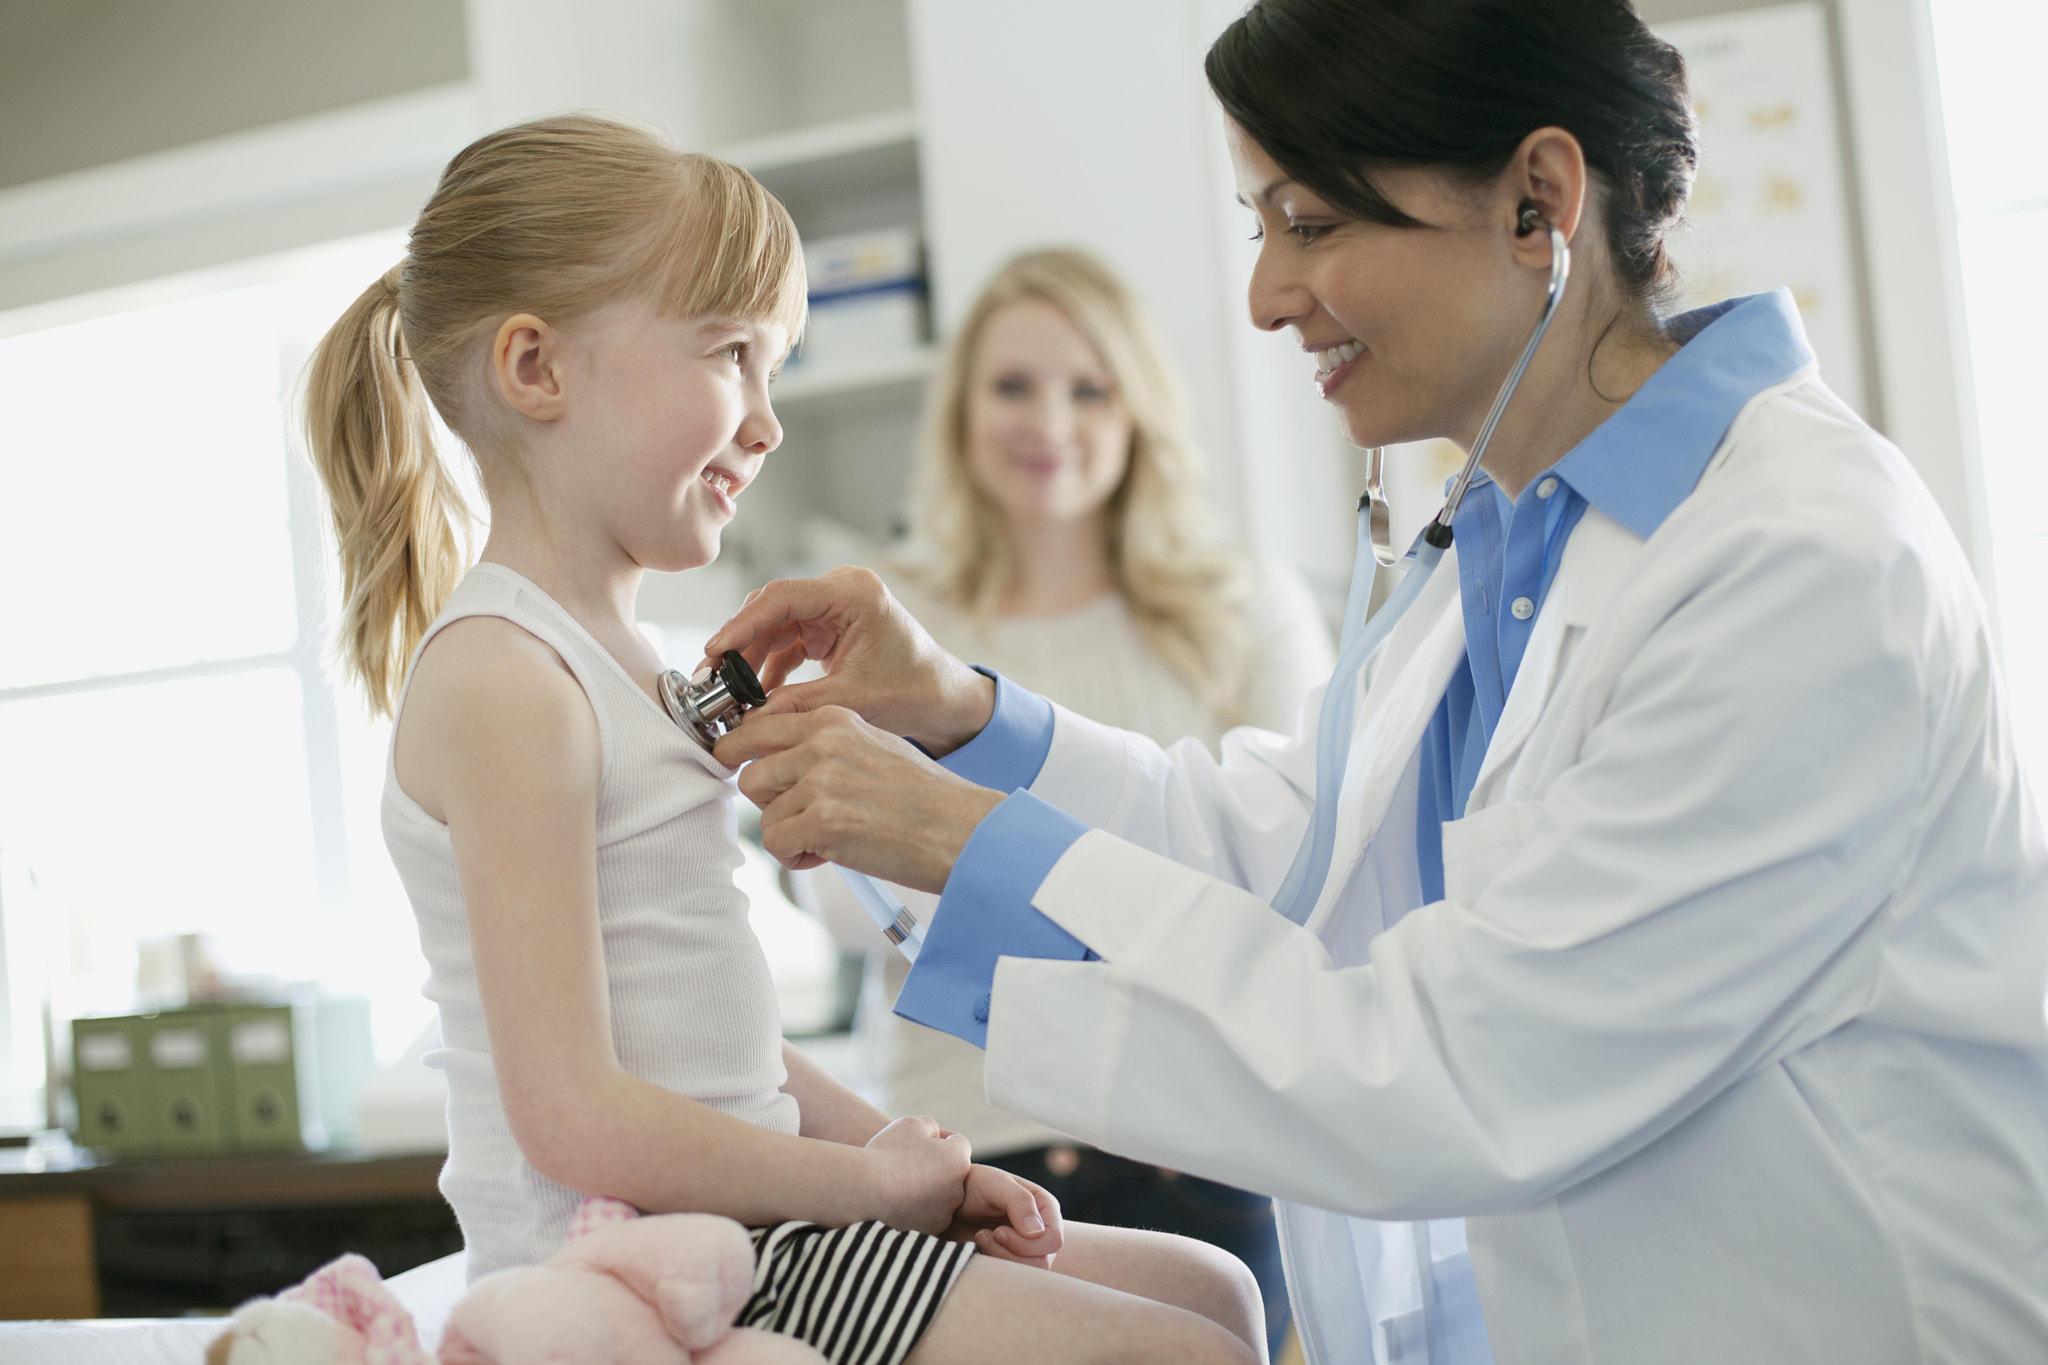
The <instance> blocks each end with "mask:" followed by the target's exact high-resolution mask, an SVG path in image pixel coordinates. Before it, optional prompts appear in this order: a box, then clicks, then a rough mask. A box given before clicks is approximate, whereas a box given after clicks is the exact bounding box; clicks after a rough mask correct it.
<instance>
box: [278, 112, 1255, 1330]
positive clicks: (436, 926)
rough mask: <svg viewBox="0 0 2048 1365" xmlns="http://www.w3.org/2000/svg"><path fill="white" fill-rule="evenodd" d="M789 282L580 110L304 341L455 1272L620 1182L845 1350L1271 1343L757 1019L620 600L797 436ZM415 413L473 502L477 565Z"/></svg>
mask: <svg viewBox="0 0 2048 1365" xmlns="http://www.w3.org/2000/svg"><path fill="white" fill-rule="evenodd" d="M803 296H804V284H803V272H802V258H801V253H800V251H799V248H798V244H797V241H796V235H795V231H794V229H793V228H792V226H791V224H790V222H789V218H788V216H787V214H786V213H785V212H784V211H783V209H782V208H781V206H780V205H779V204H777V203H776V202H775V201H774V200H773V199H772V198H771V197H770V196H768V195H767V194H766V192H765V191H763V190H762V189H761V187H760V186H759V185H758V184H756V183H755V182H754V181H753V180H752V178H751V177H749V176H747V175H746V173H745V172H743V171H740V170H738V169H736V168H734V167H732V166H729V165H726V164H724V163H721V162H718V161H715V160H712V159H710V158H707V157H702V156H693V155H689V154H685V153H680V152H677V151H676V150H674V149H673V148H671V147H669V146H668V145H667V144H665V143H664V142H662V141H661V140H660V139H659V138H657V137H655V136H653V135H652V134H650V133H648V132H646V131H643V130H640V129H638V128H635V127H632V126H630V125H627V124H624V123H621V122H618V121H615V120H611V119H607V118H601V117H596V116H589V115H579V116H569V117H562V118H554V119H546V120H541V121H538V122H534V123H529V124H525V125H522V126H519V127H515V128H511V129H507V130H505V131H503V132H500V133H495V134H492V135H490V136H488V137H485V138H482V139H480V140H479V141H477V142H476V143H474V144H473V145H471V146H470V147H469V148H467V149H466V150H464V151H463V152H462V153H461V154H460V155H458V156H457V157H456V158H455V159H454V161H452V162H451V163H450V164H449V166H448V168H447V170H446V172H445V173H444V174H443V176H442V179H441V183H440V185H439V187H438V189H437V190H436V191H435V193H434V196H433V197H432V199H431V200H430V201H429V202H428V204H427V206H426V208H425V210H424V211H423V212H422V214H421V215H420V219H419V221H418V223H417V224H415V226H414V228H413V231H412V236H411V242H410V246H409V249H408V251H407V254H406V258H405V261H404V262H403V263H402V264H401V265H400V266H398V267H397V268H395V269H394V270H392V271H391V272H390V273H389V274H387V275H385V276H384V277H383V278H382V279H380V280H378V281H377V282H376V283H374V284H373V285H371V286H370V288H369V289H367V290H366V291H365V292H364V293H363V295H362V297H361V298H360V299H358V300H357V301H356V303H355V304H354V305H353V306H352V307H351V308H350V309H349V310H348V312H347V313H346V314H344V315H343V317H342V318H341V319H340V321H339V322H337V323H336V324H335V326H334V328H333V329H332V330H331V331H330V332H329V333H328V335H327V336H326V338H325V339H324V340H323V341H322V342H321V345H320V347H319V349H318V351H317V352H316V354H315V356H314V359H313V362H312V366H311V371H310V375H309V380H308V385H307V414H306V422H307V431H308V436H309V441H310V446H311V449H312V451H313V453H314V456H315V459H316V462H317V463H318V465H319V468H320V473H321V477H322V479H323V481H324V482H325V484H326V486H327V490H328V494H329V497H330V500H331V504H332V511H333V517H334V525H335V529H336V532H337V538H338V541H339V547H340V557H341V567H342V581H343V586H344V590H345V593H346V604H345V607H344V611H343V632H342V633H343V642H344V648H345V653H346V656H347V660H348V663H349V665H350V666H351V668H352V669H353V671H354V672H355V674H356V675H357V676H358V678H359V679H360V681H361V682H362V684H363V686H364V687H365V689H366V691H367V692H368V694H369V696H370V699H371V701H372V703H373V705H374V706H376V707H377V708H378V709H380V710H383V711H387V712H390V713H392V714H394V715H395V716H396V718H397V724H396V726H395V727H394V735H393V742H392V749H391V762H390V768H389V772H388V775H387V782H386V788H385V799H384V827H385V834H386V841H387V843H388V844H389V846H390V848H391V851H392V855H393V858H394V860H395V861H396V863H397V865H398V868H399V871H400V874H401V876H402V877H403V879H404V881H405V884H406V888H407V891H408V894H409V895H410V897H411V899H412V901H413V906H414V910H415V913H416V914H417V916H418V918H419V922H420V934H421V943H422V946H423V947H424V949H425V950H426V953H427V956H428V959H429V961H430V963H431V964H432V967H433V975H432V978H431V980H430V982H429V985H428V992H429V994H430V995H431V996H432V998H433V999H434V1000H435V1001H436V1003H437V1004H438V1005H439V1007H440V1012H441V1018H442V1032H443V1042H444V1047H443V1050H442V1051H441V1052H440V1053H439V1054H438V1055H437V1056H436V1057H435V1058H434V1061H435V1062H436V1063H437V1064H438V1065H440V1066H441V1067H442V1068H444V1069H445V1070H446V1072H447V1074H448V1080H449V1094H450V1099H449V1157H448V1164H447V1166H446V1168H445V1169H444V1172H443V1176H442V1188H443V1191H444V1192H445V1193H446V1195H447V1197H448V1199H449V1202H450V1203H451V1204H452V1205H453V1206H454V1208H455V1211H456V1214H457V1216H458V1217H459V1218H460V1220H461V1222H462V1227H463V1235H464V1240H465V1242H466V1243H467V1245H468V1248H469V1254H470V1273H471V1274H472V1276H475V1275H481V1274H484V1273H487V1272H489V1271H491V1270H495V1269H499V1268H503V1267H505V1266H510V1265H518V1264H523V1263H527V1262H531V1261H534V1260H537V1259H540V1258H541V1257H544V1256H546V1255H547V1254H548V1253H549V1252H550V1251H552V1250H553V1249H554V1247H555V1246H556V1245H558V1244H559V1243H560V1241H561V1240H562V1238H563V1236H564V1234H565V1232H566V1229H567V1224H568V1219H569V1216H570V1214H571V1212H572V1211H573V1209H574V1208H575V1206H576V1205H577V1204H578V1203H579V1202H580V1200H581V1199H582V1198H583V1197H584V1196H585V1195H592V1194H596V1195H609V1196H612V1197H615V1198H619V1199H624V1200H626V1201H628V1202H630V1203H632V1204H634V1205H637V1206H638V1207H640V1208H642V1209H644V1210H647V1211H649V1212H667V1211H674V1210H695V1211H703V1212H712V1213H720V1214H726V1215H729V1216H731V1217H733V1218H736V1219H738V1220H740V1221H741V1222H743V1223H745V1224H747V1225H748V1226H749V1227H751V1228H753V1229H755V1230H756V1231H755V1244H756V1256H757V1273H756V1282H755V1290H756V1292H755V1295H754V1299H753V1301H752V1302H750V1303H749V1304H748V1306H747V1308H746V1309H745V1310H744V1311H743V1315H742V1320H743V1321H746V1322H749V1323H752V1324H753V1325H757V1326H763V1327H769V1328H771V1329H774V1330H779V1331H783V1332H786V1333H789V1334H791V1335H794V1336H798V1337H800V1338H802V1339H805V1340H808V1341H810V1342H811V1343H812V1344H814V1345H816V1346H818V1347H819V1348H820V1349H821V1350H822V1351H824V1352H825V1354H826V1355H827V1356H828V1357H829V1358H830V1359H832V1360H833V1361H835V1362H840V1361H845V1362H856V1361H858V1362H863V1365H867V1363H868V1362H873V1363H874V1365H896V1363H897V1362H900V1361H903V1360H905V1359H910V1360H914V1361H917V1362H941V1361H944V1362H953V1361H960V1362H968V1361H989V1362H995V1361H1009V1360H1016V1361H1020V1362H1021V1361H1024V1360H1026V1359H1030V1360H1045V1361H1052V1360H1084V1359H1093V1358H1098V1357H1101V1358H1107V1357H1110V1356H1116V1357H1118V1358H1128V1359H1152V1358H1157V1359H1160V1360H1167V1359H1169V1358H1172V1359H1174V1360H1176V1361H1209V1360H1214V1361H1218V1362H1233V1365H1235V1363H1238V1362H1243V1361H1246V1360H1253V1359H1256V1358H1257V1357H1258V1356H1259V1355H1260V1354H1261V1352H1260V1351H1259V1349H1258V1347H1257V1346H1256V1345H1255V1344H1252V1343H1256V1342H1257V1341H1258V1339H1259V1321H1258V1311H1259V1310H1258V1306H1257V1297H1256V1290H1255V1289H1254V1288H1253V1287H1252V1285H1251V1283H1250V1280H1249V1277H1248V1276H1247V1275H1246V1274H1245V1273H1244V1271H1243V1268H1242V1267H1241V1266H1239V1265H1237V1264H1236V1263H1235V1262H1231V1261H1229V1260H1228V1259H1227V1258H1223V1257H1221V1256H1219V1255H1217V1254H1215V1253H1212V1252H1210V1251H1209V1250H1208V1249H1207V1248H1203V1247H1200V1246H1198V1245H1196V1244H1193V1243H1182V1242H1180V1241H1179V1240H1178V1239H1170V1238H1164V1237H1159V1236H1156V1235H1151V1234H1141V1233H1126V1232H1118V1231H1114V1230H1109V1229H1095V1228H1088V1227H1084V1226H1081V1225H1065V1226H1064V1227H1063V1226H1062V1224H1061V1221H1060V1218H1059V1215H1058V1208H1057V1205H1056V1204H1055V1203H1053V1201H1052V1200H1051V1199H1050V1197H1049V1196H1046V1195H1045V1194H1044V1192H1043V1191H1042V1190H1039V1189H1037V1188H1036V1187H1034V1186H1032V1185H1030V1184H1028V1183H1027V1182H1024V1181H1022V1180H1019V1179H1017V1178H1016V1177H1013V1176H1009V1175H1005V1174H1003V1173H1002V1172H999V1171H995V1170H993V1169H991V1168H988V1167H982V1166H974V1165H971V1164H970V1156H969V1153H968V1151H967V1146H966V1142H965V1140H964V1139H962V1138H960V1137H958V1136H955V1135H952V1134H948V1133H945V1132H942V1131H941V1130H940V1129H939V1128H938V1127H937V1125H936V1124H934V1123H932V1122H931V1121H930V1120H928V1119H916V1118H905V1119H899V1120H897V1121H895V1122H893V1123H892V1122H890V1121H889V1120H888V1118H887V1116H885V1115H883V1114H882V1113H880V1112H879V1111H877V1110H875V1109H873V1108H872V1107H870V1106H869V1105H867V1104H866V1103H865V1102H864V1101H862V1100H860V1099H859V1098H858V1097H856V1096H855V1095H854V1094H853V1093H852V1092H851V1091H849V1090H847V1089H846V1088H844V1087H843V1086H840V1085H839V1084H838V1083H836V1082H835V1081H833V1080H831V1079H830V1078H829V1077H828V1076H827V1075H825V1074H824V1073H823V1072H822V1071H820V1070H819V1069H818V1068H816V1067H815V1066H814V1065H813V1064H811V1063H810V1062H808V1061H807V1060H805V1059H804V1057H803V1056H802V1054H800V1053H798V1052H796V1051H795V1050H794V1049H791V1048H790V1047H789V1046H788V1045H787V1044H785V1043H783V1042H782V1040H781V1038H780V1030H779V1026H778V1023H777V1019H776V1014H775V1007H774V997H773V993H772V990H771V987H770V982H769V979H768V973H767V966H766V963H765V960H764V958H763V956H762V953H761V950H760V946H759V944H758V943H757V942H755V940H754V939H753V937H752V935H751V934H750V933H749V932H748V930H747V926H746V903H745V900H744V898H743V897H742V896H741V895H740V894H739V893H738V892H737V891H736V890H735V889H734V887H733V884H732V875H731V874H732V870H733V868H734V867H735V866H737V865H738V863H739V861H740V855H739V852H738V850H737V848H736V846H735V843H734V838H733V823H734V814H733V792H734V788H733V784H732V773H731V771H730V770H728V769H726V768H723V767H721V766H719V765H718V764H717V763H716V762H715V761H713V760H712V759H711V758H710V757H709V755H707V754H705V753H704V752H703V751H702V750H701V749H699V748H698V747H697V746H696V744H695V743H694V742H693V741H692V740H691V739H690V738H689V737H688V736H686V735H685V734H683V732H682V731H680V730H679V729H677V728H676V727H675V726H673V725H672V724H671V723H670V722H669V721H668V719H667V717H666V715H665V714H664V713H663V712H662V710H661V708H660V706H659V703H658V701H657V700H656V698H657V696H658V693H657V692H656V685H657V679H658V677H659V675H660V672H661V670H662V664H661V661H660V660H659V659H658V658H657V657H656V655H655V653H654V652H653V650H652V649H651V648H650V647H649V646H648V644H647V643H646V641H645V640H644V639H642V637H641V636H640V634H639V633H638V631H637V630H636V629H635V627H634V610H633V604H634V597H635V594H636V592H637V590H638V587H639V583H640V578H641V575H642V573H643V571H645V570H647V569H658V570H679V569H686V568H691V567H694V566H697V565H701V564H704V563H707V562H709V561H710V560H711V559H712V558H713V557H715V556H716V555H717V553H718V547H719V535H720V532H721V530H722V528H723V526H724V524H725V523H726V521H727V520H729V519H730V518H731V517H732V515H733V513H734V511H735V504H734V499H735V498H736V497H737V496H738V495H739V494H740V493H741V491H742V490H743V489H744V488H745V487H746V485H747V484H748V483H749V482H751V481H752V479H753V478H754V477H755V476H756V475H757V474H758V473H759V472H760V468H761V464H762V461H763V460H764V459H765V458H766V457H767V455H768V454H769V452H770V451H772V450H774V449H775V447H776V445H777V444H778V442H779V441H780V440H781V429H780V427H779V426H778V425H777V423H776V419H775V415H774V413H773V411H772V410H771V408H770V406H769V402H768V384H769V381H770V379H771V378H772V377H773V375H774V372H775V370H776V369H777V368H778V367H779V365H780V364H781V362H782V360H783V358H784V356H785V354H786V353H787V351H788V349H789V346H790V344H791V342H792V340H793V338H794V336H795V334H796V332H797V331H798V329H799V328H800V326H801V323H802V318H803V306H804V305H803ZM429 401H431V403H432V405H433V409H434V410H437V411H438V412H439V413H440V415H441V417H442V418H443V419H444V420H445V422H446V423H447V425H448V426H449V428H451V429H452V430H453V431H454V432H456V433H457V434H458V435H459V436H460V437H461V438H462V439H463V441H464V442H465V443H466V444H467V445H468V447H469V449H470V451H471V452H472V453H473V455H474V456H475V458H476V464H477V470H478V473H479V474H480V476H481V480H482V486H483V490H484V494H485V496H486V498H487V499H488V501H489V503H490V511H491V518H490V533H489V537H488V539H487V541H486V543H485V545H484V547H483V553H482V560H481V562H480V563H478V564H476V565H475V566H473V567H471V568H469V570H468V571H467V573H464V571H463V554H462V549H461V538H460V531H461V529H462V527H463V526H464V523H465V512H464V508H463V506H462V503H461V499H460V497H459V495H458V494H457V492H456V491H455V488H454V485H453V484H452V483H451V482H450V480H449V477H448V475H447V472H446V470H445V469H444V467H443V466H442V465H441V464H440V463H439V461H438V458H437V456H436V453H435V451H434V448H433V440H432V430H431V424H430V420H429V408H428V402H429ZM977 1248H978V1249H979V1250H980V1251H981V1252H983V1253H986V1254H984V1255H979V1256H976V1255H974V1254H973V1253H974V1252H975V1250H976V1249H977ZM1054 1253H1057V1261H1056V1262H1054V1260H1053V1256H1054ZM1049 1267H1050V1268H1054V1269H1056V1270H1057V1271H1058V1272H1061V1273H1050V1274H1049V1273H1046V1270H1047V1268H1049Z"/></svg>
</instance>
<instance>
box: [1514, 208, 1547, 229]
mask: <svg viewBox="0 0 2048 1365" xmlns="http://www.w3.org/2000/svg"><path fill="white" fill-rule="evenodd" d="M1542 223H1543V215H1542V214H1541V213H1538V212H1537V211H1536V206H1535V205H1534V204H1531V203H1529V202H1528V201H1527V200H1524V201H1523V202H1522V207H1521V211H1520V212H1519V213H1517V214H1516V215H1515V236H1517V237H1527V236H1528V235H1529V234H1530V233H1532V232H1534V231H1535V230H1536V229H1537V228H1538V227H1540V226H1541V225H1542Z"/></svg>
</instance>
